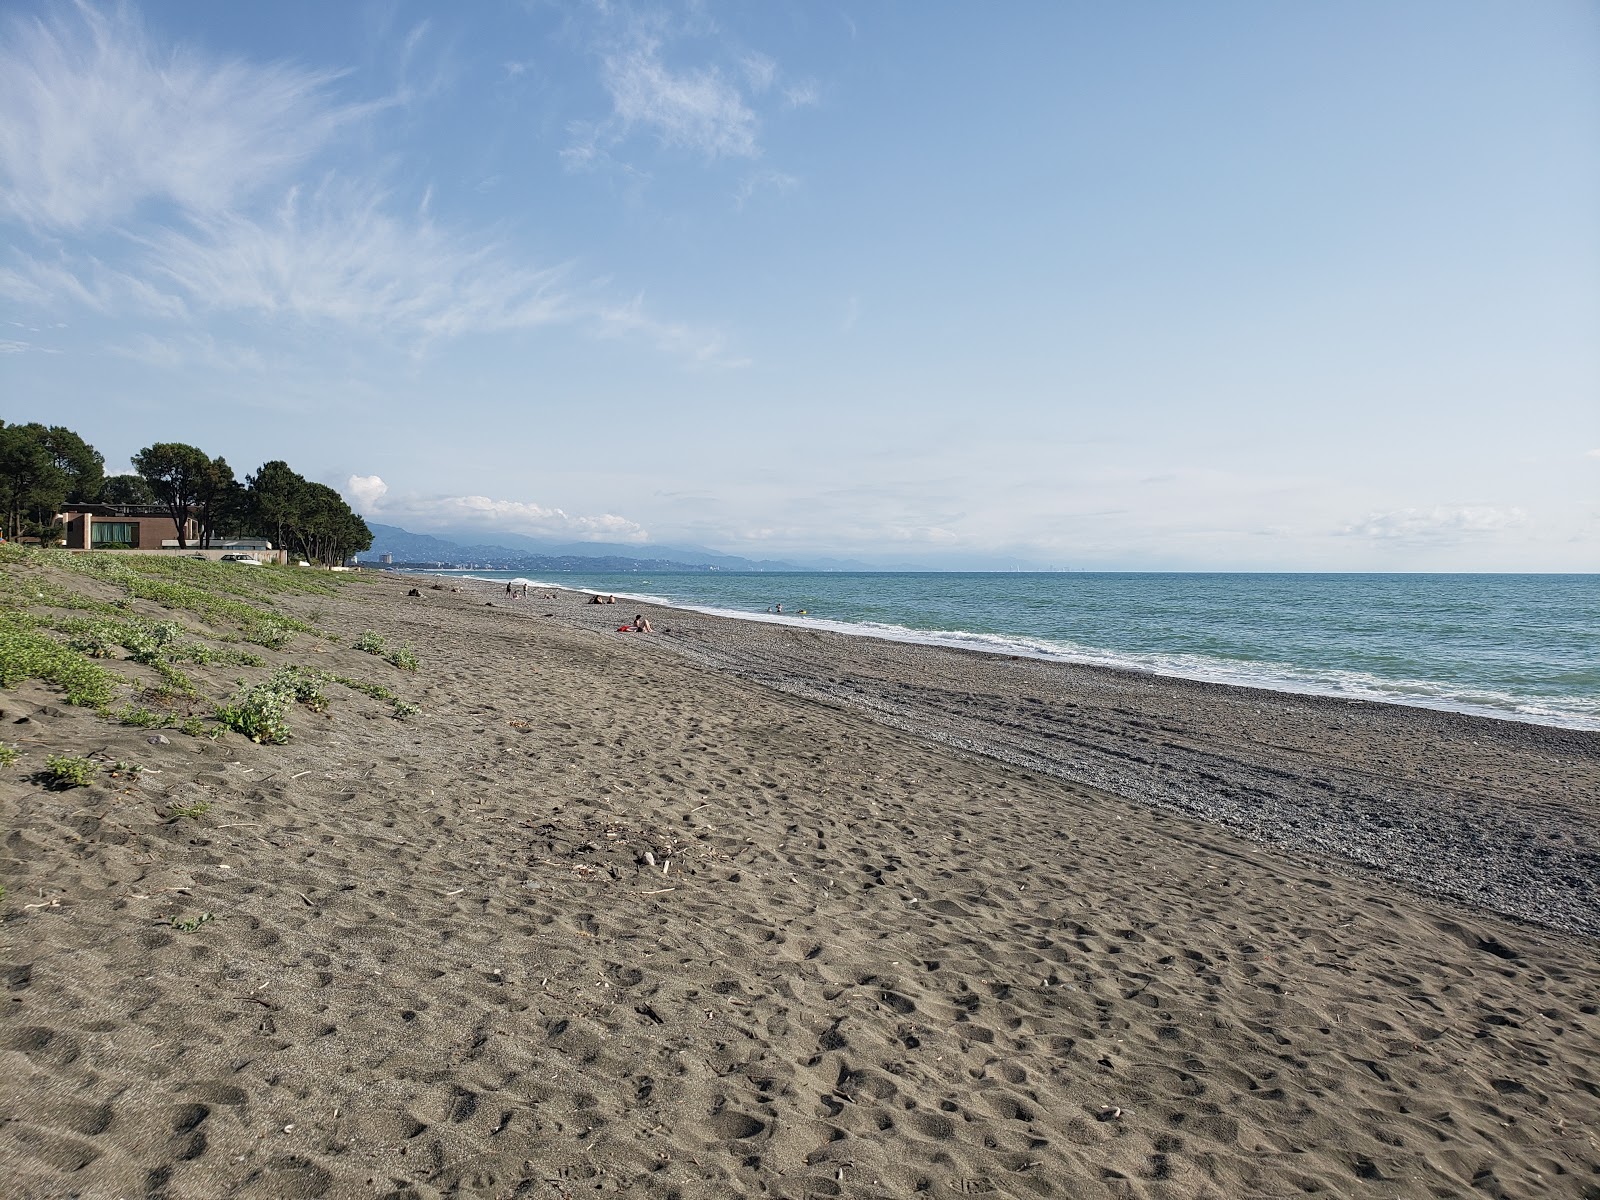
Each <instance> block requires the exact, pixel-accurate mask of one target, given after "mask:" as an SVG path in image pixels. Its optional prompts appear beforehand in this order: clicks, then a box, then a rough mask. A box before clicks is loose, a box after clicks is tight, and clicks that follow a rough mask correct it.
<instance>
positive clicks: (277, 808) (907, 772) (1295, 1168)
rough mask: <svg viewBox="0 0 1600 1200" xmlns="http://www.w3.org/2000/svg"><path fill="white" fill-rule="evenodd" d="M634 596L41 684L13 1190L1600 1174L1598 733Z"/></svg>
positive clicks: (239, 1192) (23, 692) (1554, 1184)
mask: <svg viewBox="0 0 1600 1200" xmlns="http://www.w3.org/2000/svg"><path fill="white" fill-rule="evenodd" d="M453 587H459V589H460V590H451V588H453ZM413 588H414V589H416V590H417V591H418V592H420V595H416V596H412V595H408V592H409V591H410V590H411V589H413ZM586 599H587V597H585V596H582V595H578V594H575V593H566V592H563V593H557V594H556V595H555V597H554V598H544V596H543V595H541V594H539V593H537V592H536V593H535V595H534V596H531V597H529V598H527V599H517V600H511V599H508V598H507V597H506V596H505V595H504V593H503V591H502V589H501V588H499V587H497V586H494V585H487V584H472V583H458V582H457V581H453V580H452V581H446V582H444V583H440V582H438V581H434V580H419V579H415V578H406V577H402V576H398V575H388V576H385V575H380V576H378V577H376V578H373V579H363V580H359V581H355V582H353V583H352V584H351V586H350V587H349V588H347V589H346V590H345V592H344V593H343V594H341V595H339V596H335V597H332V598H324V597H290V598H286V599H285V600H284V601H283V607H284V609H285V610H286V611H290V612H293V613H294V614H295V615H297V616H300V617H302V618H303V619H306V620H308V621H311V622H312V623H313V624H315V625H316V626H317V627H318V628H319V629H322V630H325V631H327V632H328V634H329V636H328V637H326V638H320V639H319V638H316V637H313V636H311V635H306V634H301V635H298V636H297V637H296V638H295V639H294V640H293V641H292V642H291V643H290V644H289V645H288V646H286V647H284V648H283V649H281V650H277V651H271V652H264V653H263V655H262V656H263V657H264V658H266V659H267V660H268V663H269V666H273V665H278V664H288V663H294V664H300V665H303V666H308V667H313V668H318V669H322V670H327V671H331V672H339V673H343V674H347V675H352V676H361V677H363V678H370V679H378V680H381V681H382V682H383V683H385V684H386V685H387V686H388V687H390V688H392V689H393V690H394V691H395V692H397V693H399V694H401V695H402V696H404V697H405V698H407V699H408V700H410V701H413V702H415V703H416V704H418V705H420V706H421V709H422V711H421V713H420V715H418V716H415V717H411V718H409V719H406V720H400V719H396V718H395V717H394V716H393V714H392V711H391V710H390V708H389V706H387V705H386V704H384V703H382V702H380V701H378V700H375V699H372V698H370V697H368V696H364V695H360V694H358V693H355V692H340V693H339V694H338V695H337V696H332V703H331V704H330V706H329V708H328V709H327V711H326V712H324V713H315V712H311V711H309V710H305V709H300V710H297V711H296V712H295V714H294V715H293V716H292V718H291V720H292V724H293V727H294V731H295V737H294V740H293V741H292V742H291V743H290V744H288V745H285V746H270V745H256V744H254V743H252V742H250V741H248V740H246V739H244V738H242V737H240V736H238V735H236V734H228V735H226V736H224V737H221V738H219V739H217V740H209V739H205V738H194V737H188V736H184V735H182V734H179V733H177V732H176V731H170V730H169V731H166V732H165V733H162V732H157V731H153V730H148V729H140V728H134V727H129V726H122V725H118V724H115V723H113V722H108V721H107V720H106V719H105V718H104V717H101V716H97V715H96V714H94V713H93V712H91V711H89V710H86V709H80V708H73V707H70V706H68V705H66V704H65V703H64V702H63V701H62V699H61V697H60V695H59V694H58V692H57V691H56V690H54V689H52V688H50V687H47V686H45V685H42V684H38V683H28V684H24V685H21V686H19V687H17V688H14V689H11V690H9V691H4V692H0V710H3V716H0V741H3V742H4V743H5V744H8V745H11V746H16V747H18V748H20V749H21V750H22V757H21V759H20V760H19V761H18V762H17V763H16V764H15V765H14V766H11V767H7V768H4V769H3V770H0V804H3V806H4V816H5V820H4V825H5V829H4V850H3V854H0V882H3V883H4V886H5V888H6V896H5V900H4V906H3V923H0V954H3V958H4V963H3V968H4V979H5V987H6V991H5V995H4V1000H3V1007H0V1013H3V1016H4V1020H3V1021H0V1054H3V1056H4V1058H3V1062H4V1068H5V1070H6V1077H7V1083H6V1086H5V1087H4V1088H3V1089H0V1180H3V1181H4V1186H3V1188H0V1191H3V1193H4V1194H5V1195H7V1196H12V1197H19V1198H27V1200H45V1198H51V1200H54V1198H57V1197H85V1198H99V1197H147V1196H148V1197H168V1198H171V1200H180V1198H189V1197H194V1198H197V1200H199V1198H207V1197H260V1198H269V1197H271V1198H290V1197H323V1196H326V1197H389V1198H392V1200H401V1198H433V1197H444V1196H460V1197H477V1196H483V1197H576V1196H586V1195H597V1194H598V1195H611V1194H627V1195H632V1196H639V1197H662V1198H666V1197H677V1198H680V1200H695V1198H698V1197H728V1196H770V1197H785V1198H789V1200H803V1198H813V1197H835V1196H839V1197H859V1198H867V1197H872V1198H886V1200H888V1198H895V1200H898V1198H901V1197H909V1196H915V1195H930V1196H969V1195H995V1196H1017V1197H1102V1196H1104V1197H1151V1198H1157V1197H1160V1198H1167V1197H1172V1198H1176V1197H1215V1198H1218V1200H1231V1198H1234V1197H1287V1196H1299V1195H1320V1196H1340V1197H1343V1196H1352V1197H1355V1196H1361V1197H1365V1196H1382V1197H1451V1196H1466V1195H1473V1196H1476V1195H1483V1196H1501V1197H1586V1198H1590V1200H1593V1198H1594V1197H1600V1120H1597V1118H1596V1113H1597V1112H1600V942H1597V940H1596V939H1597V938H1600V897H1597V894H1596V886H1597V885H1596V880H1597V878H1600V811H1597V810H1600V735H1596V734H1592V733H1581V732H1573V731H1565V730H1558V729H1550V728H1544V727H1539V726H1532V725H1520V724H1516V723H1512V722H1503V721H1492V720H1487V719H1481V718H1471V717H1463V716H1456V715H1452V714H1448V713H1433V712H1427V711H1424V710H1417V709H1400V708H1394V707H1391V706H1385V705H1377V704H1364V703H1363V704H1355V703H1347V702H1343V701H1332V700H1326V699H1318V698H1315V697H1300V696H1289V695H1285V694H1281V693H1270V692H1260V691H1252V690H1248V689H1238V688H1227V687H1220V686H1216V685H1206V684H1197V683H1186V682H1183V681H1179V680H1170V679H1161V678H1156V677H1153V676H1146V675H1136V674H1124V673H1117V672H1110V671H1105V670H1100V669H1093V668H1077V667H1070V666H1064V665H1061V664H1050V663H1045V662H1040V661H1034V660H1012V659H1008V658H1002V657H996V656H982V655H977V654H971V653H965V652H959V651H950V650H938V649H933V648H929V647H918V646H909V645H899V644H893V643H886V642H881V641H871V640H867V639H860V638H848V637H843V636H838V635H831V634H825V633H822V632H818V631H813V630H807V629H805V628H803V627H798V626H779V625H767V624H762V623H753V622H736V621H729V620H723V619H718V618H713V617H708V616H702V615H698V614H693V613H685V612H679V611H674V610H665V609H644V608H643V607H642V606H640V605H637V604H632V603H629V602H625V601H619V603H618V605H617V606H615V607H613V606H609V605H605V606H599V605H589V604H587V603H585V600H586ZM138 607H139V610H140V611H141V612H148V613H149V614H150V615H152V616H156V615H163V616H167V615H170V614H165V613H163V612H162V610H160V609H158V608H157V607H156V606H154V605H153V604H151V603H149V602H147V601H139V602H138ZM640 611H644V612H647V614H648V615H649V617H650V620H651V621H652V623H653V624H654V626H655V629H656V631H657V632H655V633H653V634H635V633H620V632H618V630H617V626H619V625H622V624H624V623H625V622H626V621H628V620H629V619H630V618H631V617H632V615H633V614H634V613H635V612H640ZM369 630H371V631H376V632H378V633H381V634H382V635H384V636H385V637H386V638H387V639H389V640H390V641H391V642H393V643H397V644H398V643H410V644H411V645H412V646H414V647H415V651H416V655H417V658H418V659H419V660H420V669H419V671H418V672H417V673H415V674H411V673H407V672H403V671H401V670H399V669H397V668H392V667H390V666H389V665H388V664H385V663H383V662H382V661H381V660H379V659H375V658H374V657H373V656H372V655H370V654H363V653H362V652H360V651H358V650H355V649H353V648H352V646H353V644H354V642H355V641H356V639H357V638H358V637H359V636H360V635H361V634H362V633H363V632H365V631H369ZM385 672H387V674H385ZM193 674H195V675H196V677H197V678H201V677H203V678H206V679H209V680H211V681H212V683H213V684H214V685H215V686H224V685H225V682H226V680H227V679H229V678H231V677H233V676H235V675H238V674H241V672H240V671H239V670H238V669H236V668H226V667H220V666H217V667H207V668H195V669H194V671H193ZM330 695H331V693H330ZM63 751H68V752H72V753H77V754H87V755H90V756H92V757H94V758H95V759H96V760H97V761H99V762H100V763H102V764H103V768H104V769H102V771H101V772H100V774H99V775H98V776H97V777H96V778H95V781H94V782H93V783H91V784H90V785H89V786H87V787H79V788H73V789H70V790H66V791H51V790H47V789H45V788H43V787H41V786H39V785H38V784H37V783H35V782H34V781H33V780H32V773H33V772H34V771H36V770H38V768H39V767H40V765H41V764H42V761H43V759H44V757H45V756H46V755H47V754H49V753H57V752H63ZM117 764H121V767H120V768H118V767H117ZM114 768H115V769H114ZM134 768H138V769H134ZM201 806H207V807H204V811H203V812H201V813H199V815H195V816H189V817H184V816H178V815H174V814H175V810H178V809H182V810H185V811H191V812H192V811H195V810H196V809H197V808H199V807H201ZM207 913H209V914H211V917H210V918H209V919H206V920H203V921H202V920H199V918H201V917H202V916H203V915H204V914H207Z"/></svg>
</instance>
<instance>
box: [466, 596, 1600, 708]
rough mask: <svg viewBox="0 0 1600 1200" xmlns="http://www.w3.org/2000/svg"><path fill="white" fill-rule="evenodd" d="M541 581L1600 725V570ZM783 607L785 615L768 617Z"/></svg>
mask: <svg viewBox="0 0 1600 1200" xmlns="http://www.w3.org/2000/svg"><path fill="white" fill-rule="evenodd" d="M459 573H460V574H469V575H472V576H474V577H476V578H483V579H495V580H507V579H513V578H515V579H521V578H523V576H520V575H516V574H514V573H512V572H496V571H479V572H459ZM532 582H534V583H536V584H537V583H548V584H550V585H553V586H559V587H567V588H582V589H587V590H592V591H601V592H614V593H616V595H617V597H618V598H619V599H622V598H623V597H636V598H638V599H640V600H650V601H655V602H658V603H663V604H670V605H674V606H677V607H680V608H692V609H697V610H700V611H704V612H711V613H717V614H721V615H729V616H737V617H744V618H746V619H749V620H753V621H781V622H785V623H795V624H801V623H806V624H811V625H814V626H820V627H823V628H828V629H834V630H838V631H841V632H845V633H858V634H871V635H874V636H878V637H889V638H895V639H899V640H905V641H918V642H936V643H941V644H945V645H953V646H964V647H967V648H969V649H977V650H992V651H995V652H999V653H1007V654H1027V655H1035V656H1038V657H1043V658H1056V659H1065V660H1070V661H1073V662H1087V663H1098V664H1103V665H1107V666H1115V667H1128V668H1134V669H1139V670H1146V671H1153V672H1156V673H1159V674H1164V675H1178V676H1183V677H1186V678H1191V679H1206V680H1212V681H1215V682H1221V683H1238V684H1247V685H1249V686H1252V687H1266V688H1274V689H1278V690H1282V691H1295V692H1313V693H1318V694H1323V695H1336V696H1351V697H1360V698H1362V699H1369V700H1387V701H1392V702H1396V703H1401V704H1415V705H1423V706H1426V707H1429V708H1442V709H1452V710H1457V711H1461V712H1472V713H1480V714H1485V715H1489V716H1496V717H1507V718H1513V719H1516V720H1522V721H1532V722H1536V723H1540V724H1547V725H1562V726H1568V727H1573V728H1582V729H1600V575H1300V574H1296V575H1233V574H1216V575H1204V574H1171V575H1163V574H1112V573H1076V572H1074V573H1061V574H959V573H949V574H924V573H884V574H878V573H872V574H868V573H818V574H736V573H724V572H720V571H715V572H700V573H685V574H659V573H651V574H646V573H626V574H607V573H603V572H594V573H582V572H572V573H570V574H569V573H559V574H554V575H547V576H543V577H540V578H535V579H532ZM778 603H781V604H782V605H783V610H784V611H783V615H782V616H778V615H776V614H772V613H769V612H768V611H767V609H768V607H769V606H772V605H775V604H778ZM801 609H804V610H806V615H804V616H802V615H800V612H799V610H801Z"/></svg>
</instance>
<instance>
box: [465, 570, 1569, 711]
mask: <svg viewBox="0 0 1600 1200" xmlns="http://www.w3.org/2000/svg"><path fill="white" fill-rule="evenodd" d="M461 578H466V579H484V580H487V581H488V582H492V583H499V582H501V580H500V579H498V578H495V579H488V578H487V577H486V576H480V575H462V576H461ZM519 582H520V581H519ZM530 586H533V587H549V588H560V589H563V590H566V591H587V592H594V591H595V590H596V589H594V588H578V587H574V586H573V583H572V581H571V580H568V581H566V582H564V583H546V582H535V581H530ZM602 594H603V595H615V596H616V597H617V599H618V601H619V602H620V601H623V600H627V601H635V602H638V603H640V604H654V605H658V606H660V607H662V608H677V609H682V610H684V611H686V612H695V613H702V614H704V615H706V616H710V617H723V618H728V619H732V620H738V621H752V622H756V623H759V624H770V625H788V626H797V627H803V628H806V629H821V630H826V631H828V632H830V633H838V634H843V635H844V636H846V637H875V638H882V639H883V640H885V641H893V642H908V643H911V644H914V645H926V646H943V647H948V648H954V649H959V650H971V651H975V652H978V653H985V654H997V655H1007V656H1013V655H1014V656H1017V657H1020V658H1036V659H1045V660H1052V661H1056V662H1070V663H1079V664H1083V665H1085V666H1093V667H1106V668H1110V669H1112V670H1119V671H1142V672H1146V673H1149V674H1153V675H1164V676H1168V677H1172V678H1177V679H1192V680H1195V681H1198V682H1201V683H1221V684H1229V685H1232V686H1235V687H1251V688H1260V689H1263V690H1266V691H1275V692H1291V693H1295V694H1298V695H1307V696H1328V697H1334V698H1337V699H1347V700H1365V701H1372V702H1376V703H1383V704H1402V705H1409V706H1411V707H1415V708H1431V709H1437V710H1441V711H1444V712H1461V713H1470V714H1473V715H1475V716H1483V717H1497V718H1499V719H1501V720H1513V721H1525V722H1528V723H1530V724H1535V725H1554V726H1558V727H1561V728H1565V729H1594V730H1600V705H1596V704H1595V702H1594V701H1593V700H1591V699H1589V698H1587V697H1583V696H1543V697H1539V698H1538V699H1537V700H1531V699H1528V698H1526V697H1517V696H1513V695H1511V694H1510V693H1507V692H1500V691H1494V690H1491V689H1483V688H1470V687H1465V686H1461V685H1455V684H1450V683H1444V682H1440V681H1435V680H1425V679H1388V678H1384V677H1381V676H1378V675H1373V674H1371V673H1368V672H1362V671H1351V670H1338V669H1327V670H1316V669H1310V668H1306V667H1297V666H1294V665H1293V664H1291V663H1277V662H1258V661H1244V660H1234V659H1224V658H1214V657H1211V656H1208V655H1202V654H1133V653H1126V652H1119V651H1113V650H1105V649H1101V648H1099V647H1095V646H1085V645H1081V644H1078V643H1075V642H1067V641H1058V640H1053V639H1050V638H1036V637H1024V636H1018V635H1014V634H995V633H978V632H974V631H972V630H966V629H931V630H930V629H912V628H911V627H909V626H906V625H896V624H892V623H887V622H881V621H840V620H833V619H830V618H826V617H813V616H809V615H804V616H803V615H801V614H799V613H758V612H747V611H745V610H742V609H732V608H722V607H719V606H716V605H709V604H694V603H690V602H687V601H684V600H679V599H673V598H671V597H666V596H656V595H651V594H649V593H646V592H614V593H613V592H606V591H604V590H603V589H602Z"/></svg>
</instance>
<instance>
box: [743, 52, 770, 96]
mask: <svg viewBox="0 0 1600 1200" xmlns="http://www.w3.org/2000/svg"><path fill="white" fill-rule="evenodd" d="M739 65H740V66H741V67H742V68H743V69H744V77H745V81H746V82H748V83H749V85H750V90H751V91H753V92H764V91H766V90H767V89H768V88H770V87H771V86H772V84H773V82H774V81H775V80H776V79H777V78H778V64H777V63H775V62H773V61H772V59H770V58H768V57H767V56H766V55H765V54H762V53H760V52H758V51H752V52H751V53H749V54H746V55H745V56H744V58H743V59H742V60H740V63H739Z"/></svg>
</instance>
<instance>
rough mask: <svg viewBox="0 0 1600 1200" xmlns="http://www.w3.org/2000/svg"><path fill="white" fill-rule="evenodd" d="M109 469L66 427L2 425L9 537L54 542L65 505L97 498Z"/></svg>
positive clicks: (3, 506) (0, 489) (0, 501)
mask: <svg viewBox="0 0 1600 1200" xmlns="http://www.w3.org/2000/svg"><path fill="white" fill-rule="evenodd" d="M104 471H105V459H104V458H103V457H102V456H101V454H100V452H99V451H98V450H96V449H95V448H94V447H93V446H91V445H89V443H87V442H85V441H84V440H83V439H82V438H81V437H79V436H78V435H77V434H76V433H74V432H73V431H72V430H70V429H68V428H66V427H65V426H63V425H49V426H46V425H41V424H39V423H38V422H37V421H35V422H30V423H29V424H27V425H6V424H5V423H4V422H0V510H3V516H0V524H3V525H4V527H5V532H6V535H7V536H8V537H13V538H15V537H19V536H21V535H23V534H30V535H31V534H37V535H38V536H40V537H42V538H45V539H46V540H49V539H50V538H51V536H52V534H53V531H54V529H55V518H56V515H57V514H58V513H59V512H60V511H61V509H62V507H63V506H64V505H66V504H67V503H68V502H69V501H73V500H87V499H90V498H91V497H93V496H94V495H96V494H97V493H98V492H99V490H100V481H101V479H102V477H103V475H104Z"/></svg>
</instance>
